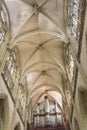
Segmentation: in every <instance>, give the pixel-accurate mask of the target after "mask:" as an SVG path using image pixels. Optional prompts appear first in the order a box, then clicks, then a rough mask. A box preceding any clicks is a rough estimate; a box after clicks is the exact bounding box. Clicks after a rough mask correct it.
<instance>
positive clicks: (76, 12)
mask: <svg viewBox="0 0 87 130" xmlns="http://www.w3.org/2000/svg"><path fill="white" fill-rule="evenodd" d="M85 3H86V1H85V0H69V2H68V27H69V33H70V34H69V35H70V38H71V39H73V40H74V41H77V42H78V41H79V40H80V36H81V35H80V34H81V27H82V26H81V25H82V19H83V16H84V13H83V11H84V8H85ZM77 46H78V45H77Z"/></svg>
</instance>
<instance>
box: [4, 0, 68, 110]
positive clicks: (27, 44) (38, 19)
mask: <svg viewBox="0 0 87 130" xmlns="http://www.w3.org/2000/svg"><path fill="white" fill-rule="evenodd" d="M5 3H6V6H7V9H8V13H9V18H10V25H11V41H10V43H9V46H10V49H14V48H17V49H18V51H19V58H20V66H19V68H20V69H19V70H20V72H19V73H20V82H22V80H23V79H24V78H26V82H27V90H28V96H27V97H28V98H27V103H29V101H30V100H32V103H33V106H35V105H36V103H37V102H40V101H41V102H43V101H42V100H41V99H43V98H42V97H44V95H46V94H47V95H48V97H50V99H51V100H52V101H53V100H56V101H57V102H58V104H59V106H60V108H61V105H60V102H61V103H62V98H64V90H63V88H64V86H63V85H64V82H65V80H66V78H67V77H66V69H65V62H66V59H65V55H64V44H67V42H68V39H67V35H66V28H65V22H66V21H65V10H64V7H65V0H8V1H7V0H5ZM46 91H47V93H46ZM59 93H60V94H61V96H62V97H61V101H60V99H59V98H58V95H59ZM35 97H36V98H35Z"/></svg>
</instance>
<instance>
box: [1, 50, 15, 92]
mask: <svg viewBox="0 0 87 130" xmlns="http://www.w3.org/2000/svg"><path fill="white" fill-rule="evenodd" d="M13 54H14V55H15V57H16V54H15V52H14V51H11V50H10V51H9V55H8V57H7V60H6V64H5V67H4V70H3V76H4V79H5V81H6V83H7V86H8V88H9V89H10V92H11V93H12V92H13V88H14V83H15V80H16V76H17V65H16V64H17V63H16V60H14V55H13Z"/></svg>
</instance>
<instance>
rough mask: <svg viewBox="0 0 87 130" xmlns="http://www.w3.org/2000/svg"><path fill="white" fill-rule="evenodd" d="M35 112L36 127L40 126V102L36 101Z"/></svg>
mask: <svg viewBox="0 0 87 130" xmlns="http://www.w3.org/2000/svg"><path fill="white" fill-rule="evenodd" d="M36 113H37V124H36V125H37V127H40V117H39V114H40V104H39V103H38V104H37V109H36Z"/></svg>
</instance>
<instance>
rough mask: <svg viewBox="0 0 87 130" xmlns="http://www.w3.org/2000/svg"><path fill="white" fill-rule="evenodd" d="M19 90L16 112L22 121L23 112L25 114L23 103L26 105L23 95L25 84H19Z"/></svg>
mask: <svg viewBox="0 0 87 130" xmlns="http://www.w3.org/2000/svg"><path fill="white" fill-rule="evenodd" d="M19 87H20V89H19V99H18V111H19V113H20V116H21V118H22V120H23V121H24V112H25V105H26V104H25V103H26V95H25V82H23V84H22V83H21V84H20V86H19Z"/></svg>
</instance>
